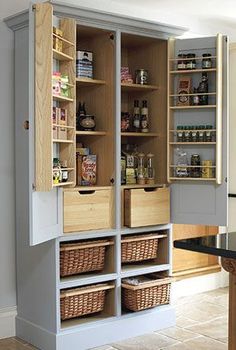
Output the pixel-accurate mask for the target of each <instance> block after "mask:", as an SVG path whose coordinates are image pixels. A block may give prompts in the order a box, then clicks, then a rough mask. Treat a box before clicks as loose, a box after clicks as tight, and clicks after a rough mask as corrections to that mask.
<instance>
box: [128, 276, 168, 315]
mask: <svg viewBox="0 0 236 350" xmlns="http://www.w3.org/2000/svg"><path fill="white" fill-rule="evenodd" d="M171 281H172V278H169V277H164V278H163V277H158V276H155V279H154V280H150V281H148V282H143V283H140V284H138V285H131V284H128V283H122V305H123V306H125V307H126V308H127V309H129V310H132V311H140V310H144V309H149V308H152V307H155V306H157V305H164V304H169V302H170V287H171Z"/></svg>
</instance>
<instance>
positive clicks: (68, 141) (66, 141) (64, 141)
mask: <svg viewBox="0 0 236 350" xmlns="http://www.w3.org/2000/svg"><path fill="white" fill-rule="evenodd" d="M52 142H53V143H74V140H60V139H53V140H52Z"/></svg>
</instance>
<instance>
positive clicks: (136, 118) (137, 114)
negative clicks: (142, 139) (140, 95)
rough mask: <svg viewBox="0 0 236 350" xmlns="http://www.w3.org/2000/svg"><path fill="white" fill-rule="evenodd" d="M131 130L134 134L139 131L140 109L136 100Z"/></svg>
mask: <svg viewBox="0 0 236 350" xmlns="http://www.w3.org/2000/svg"><path fill="white" fill-rule="evenodd" d="M133 130H134V131H136V132H139V131H140V108H139V101H138V100H134V116H133Z"/></svg>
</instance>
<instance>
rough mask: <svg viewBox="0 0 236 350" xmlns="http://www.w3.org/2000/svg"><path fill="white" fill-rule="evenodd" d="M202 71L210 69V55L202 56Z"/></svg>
mask: <svg viewBox="0 0 236 350" xmlns="http://www.w3.org/2000/svg"><path fill="white" fill-rule="evenodd" d="M202 57H203V58H202V69H209V68H212V59H211V54H210V53H204V54H203V55H202Z"/></svg>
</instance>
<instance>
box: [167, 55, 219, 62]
mask: <svg viewBox="0 0 236 350" xmlns="http://www.w3.org/2000/svg"><path fill="white" fill-rule="evenodd" d="M210 58H211V59H216V58H217V56H211V57H210ZM202 59H204V57H194V60H196V61H197V60H202ZM169 61H172V62H173V61H174V62H175V61H176V62H177V61H189V58H169Z"/></svg>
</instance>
